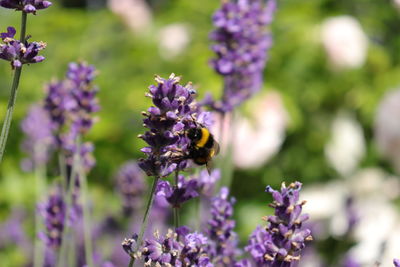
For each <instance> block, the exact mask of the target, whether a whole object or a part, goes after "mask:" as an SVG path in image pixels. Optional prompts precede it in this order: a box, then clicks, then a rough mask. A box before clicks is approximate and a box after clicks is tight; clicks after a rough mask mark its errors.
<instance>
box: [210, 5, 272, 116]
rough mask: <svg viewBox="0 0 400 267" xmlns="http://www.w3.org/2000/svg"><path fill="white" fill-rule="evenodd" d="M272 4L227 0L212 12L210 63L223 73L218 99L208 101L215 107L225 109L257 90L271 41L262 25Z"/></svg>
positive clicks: (268, 22) (266, 23) (267, 18)
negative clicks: (211, 55)
mask: <svg viewBox="0 0 400 267" xmlns="http://www.w3.org/2000/svg"><path fill="white" fill-rule="evenodd" d="M275 8H276V1H275V0H267V1H265V0H238V1H236V0H235V1H234V0H228V1H223V4H222V7H221V8H220V9H219V10H217V11H216V12H215V14H214V16H213V22H214V26H215V27H216V29H215V30H214V31H213V32H212V33H211V35H210V39H211V40H212V41H214V42H215V44H214V45H213V46H212V50H213V51H214V52H215V54H216V58H214V59H213V60H212V61H211V65H212V67H213V68H214V69H215V71H216V72H217V73H218V74H220V75H222V76H223V77H224V94H223V96H222V100H221V101H219V102H216V103H212V106H213V107H214V108H215V109H216V110H219V111H221V112H229V111H231V110H232V109H233V108H234V107H235V106H238V105H239V104H241V103H242V102H243V101H244V100H246V99H247V98H249V97H251V96H252V95H253V94H254V93H256V92H257V91H259V90H260V88H261V86H262V82H263V70H264V67H265V64H266V61H267V58H268V56H267V51H268V50H269V48H270V47H271V45H272V38H271V35H270V34H269V33H268V32H267V31H266V29H265V27H266V26H267V25H268V24H270V23H271V21H272V18H273V13H274V11H275Z"/></svg>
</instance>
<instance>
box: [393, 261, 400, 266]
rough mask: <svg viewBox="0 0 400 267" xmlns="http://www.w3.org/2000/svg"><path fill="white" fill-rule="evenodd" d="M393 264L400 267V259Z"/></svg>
mask: <svg viewBox="0 0 400 267" xmlns="http://www.w3.org/2000/svg"><path fill="white" fill-rule="evenodd" d="M393 264H394V267H400V260H399V259H394V260H393Z"/></svg>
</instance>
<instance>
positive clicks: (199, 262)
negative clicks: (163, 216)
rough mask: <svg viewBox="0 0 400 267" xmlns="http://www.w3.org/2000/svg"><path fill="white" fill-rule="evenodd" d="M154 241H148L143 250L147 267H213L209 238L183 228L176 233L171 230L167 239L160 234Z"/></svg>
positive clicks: (156, 235) (155, 235)
mask: <svg viewBox="0 0 400 267" xmlns="http://www.w3.org/2000/svg"><path fill="white" fill-rule="evenodd" d="M154 237H155V238H154V239H147V240H146V241H145V244H144V246H143V248H142V258H143V260H144V262H145V266H153V265H154V266H171V267H172V266H176V267H213V266H214V265H213V264H212V263H211V261H210V258H209V256H208V252H207V248H208V245H207V244H208V242H207V238H206V237H205V236H204V235H202V234H200V233H196V232H195V233H191V232H190V229H189V228H187V227H185V226H183V227H179V228H178V229H176V232H173V231H172V230H169V231H168V233H167V234H166V236H165V237H160V235H159V234H158V232H156V233H155V234H154Z"/></svg>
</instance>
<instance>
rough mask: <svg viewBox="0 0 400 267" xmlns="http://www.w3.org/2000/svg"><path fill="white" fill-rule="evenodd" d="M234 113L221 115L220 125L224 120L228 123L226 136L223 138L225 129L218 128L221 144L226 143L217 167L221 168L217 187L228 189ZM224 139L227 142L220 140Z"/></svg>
mask: <svg viewBox="0 0 400 267" xmlns="http://www.w3.org/2000/svg"><path fill="white" fill-rule="evenodd" d="M233 116H234V113H233V112H231V113H230V114H225V113H224V114H222V119H221V120H222V123H224V124H225V121H226V120H229V121H228V125H229V126H228V130H230V131H229V132H228V135H226V136H225V132H226V131H227V129H226V128H225V127H221V128H220V132H221V136H223V137H221V144H222V145H223V144H224V143H226V146H225V147H224V148H225V153H223V154H222V155H221V159H220V161H219V166H220V168H221V179H220V181H219V187H221V186H227V187H228V188H230V187H231V184H232V178H233V168H234V167H233V144H232V140H234V136H233V132H234V128H233V127H234V125H233V122H234V117H233ZM224 137H227V140H222V139H223V138H224Z"/></svg>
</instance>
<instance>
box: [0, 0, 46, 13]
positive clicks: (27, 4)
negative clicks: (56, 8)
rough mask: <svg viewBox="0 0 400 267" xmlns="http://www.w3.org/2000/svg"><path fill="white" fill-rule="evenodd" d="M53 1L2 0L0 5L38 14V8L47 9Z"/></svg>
mask: <svg viewBox="0 0 400 267" xmlns="http://www.w3.org/2000/svg"><path fill="white" fill-rule="evenodd" d="M51 5H52V3H51V2H50V1H46V0H0V6H2V7H4V8H10V9H15V10H20V11H23V12H25V13H33V14H36V11H37V10H40V9H46V8H48V7H49V6H51Z"/></svg>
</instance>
